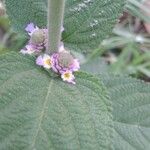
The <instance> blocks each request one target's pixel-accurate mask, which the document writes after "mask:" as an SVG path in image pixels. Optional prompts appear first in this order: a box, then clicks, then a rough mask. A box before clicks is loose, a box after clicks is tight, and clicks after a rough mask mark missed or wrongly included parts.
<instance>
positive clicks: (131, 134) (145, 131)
mask: <svg viewBox="0 0 150 150" xmlns="http://www.w3.org/2000/svg"><path fill="white" fill-rule="evenodd" d="M102 78H103V81H104V83H105V85H106V86H107V88H108V90H109V92H110V96H111V100H112V103H113V118H114V128H115V134H114V141H113V146H114V149H115V150H149V149H150V117H149V116H150V84H146V83H144V82H141V81H139V80H136V79H132V78H129V77H124V76H121V77H119V76H117V77H114V76H112V75H110V76H107V75H105V76H104V75H103V76H102Z"/></svg>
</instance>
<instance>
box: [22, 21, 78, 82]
mask: <svg viewBox="0 0 150 150" xmlns="http://www.w3.org/2000/svg"><path fill="white" fill-rule="evenodd" d="M25 30H26V31H27V33H28V35H29V36H30V39H29V42H28V44H27V45H26V46H25V48H24V49H22V50H21V51H20V52H21V53H22V54H29V55H35V56H37V58H36V64H37V65H39V66H42V67H43V68H45V69H51V70H52V71H54V72H55V73H57V74H59V75H60V76H61V78H62V79H63V81H66V82H68V83H72V84H75V76H74V74H73V73H74V72H76V71H78V70H79V69H80V63H79V61H78V59H75V58H74V57H73V56H72V55H71V54H70V52H68V51H66V50H65V48H64V44H63V42H61V43H60V46H59V50H58V51H57V52H55V53H53V54H52V55H49V54H46V53H44V52H45V49H47V45H48V44H47V41H48V30H47V29H46V28H45V29H40V28H39V27H37V26H35V25H34V24H33V23H30V24H28V25H27V27H26V28H25ZM63 31H64V29H63V28H62V32H63Z"/></svg>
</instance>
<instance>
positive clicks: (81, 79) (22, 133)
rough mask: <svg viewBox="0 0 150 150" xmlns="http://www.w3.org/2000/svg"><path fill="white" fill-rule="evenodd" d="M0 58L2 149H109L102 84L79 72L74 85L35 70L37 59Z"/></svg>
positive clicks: (108, 120)
mask: <svg viewBox="0 0 150 150" xmlns="http://www.w3.org/2000/svg"><path fill="white" fill-rule="evenodd" d="M0 57H1V59H0V62H1V66H0V71H1V75H0V85H1V89H2V90H0V103H1V105H0V148H1V149H6V150H9V149H12V147H13V148H14V149H15V150H20V149H25V150H26V149H27V150H30V149H37V150H47V149H58V150H59V149H60V150H63V149H64V150H66V149H83V150H84V149H86V150H87V149H95V150H96V149H104V150H107V149H109V147H110V145H111V144H110V143H111V136H110V135H111V128H112V127H111V113H110V109H111V104H110V103H109V100H108V97H107V92H106V91H105V88H104V86H103V84H102V83H101V82H100V81H99V80H98V79H96V78H94V77H93V76H90V75H87V74H85V73H78V74H77V75H76V76H77V85H76V86H73V85H69V84H66V83H64V82H61V81H60V80H59V78H55V77H50V76H49V75H48V74H47V73H46V71H44V70H43V69H41V68H38V67H36V65H35V64H34V58H30V57H29V58H28V57H24V56H21V55H19V54H16V53H11V54H7V55H2V56H0ZM10 66H11V67H10ZM107 137H109V138H107Z"/></svg>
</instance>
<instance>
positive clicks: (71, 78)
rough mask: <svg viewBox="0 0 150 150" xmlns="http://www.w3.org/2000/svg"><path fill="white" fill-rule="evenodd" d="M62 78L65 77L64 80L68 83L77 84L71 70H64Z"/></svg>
mask: <svg viewBox="0 0 150 150" xmlns="http://www.w3.org/2000/svg"><path fill="white" fill-rule="evenodd" d="M61 78H62V79H63V81H66V82H68V83H72V84H75V81H74V79H75V76H74V75H73V74H72V72H71V71H66V72H63V73H62V74H61Z"/></svg>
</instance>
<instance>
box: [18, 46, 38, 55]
mask: <svg viewBox="0 0 150 150" xmlns="http://www.w3.org/2000/svg"><path fill="white" fill-rule="evenodd" d="M40 52H41V50H40V49H38V48H37V47H36V46H34V45H32V44H28V45H26V46H25V48H24V49H21V50H20V53H22V54H24V55H25V54H28V55H32V54H34V53H40Z"/></svg>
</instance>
